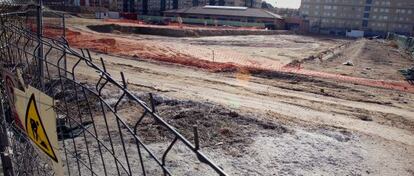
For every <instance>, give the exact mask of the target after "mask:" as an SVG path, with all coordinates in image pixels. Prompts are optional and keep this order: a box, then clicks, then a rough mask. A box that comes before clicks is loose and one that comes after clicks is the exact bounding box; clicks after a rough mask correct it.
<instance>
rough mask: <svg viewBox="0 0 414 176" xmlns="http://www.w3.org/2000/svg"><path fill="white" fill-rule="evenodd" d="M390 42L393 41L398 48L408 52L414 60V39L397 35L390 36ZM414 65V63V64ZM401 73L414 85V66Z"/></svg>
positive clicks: (391, 34)
mask: <svg viewBox="0 0 414 176" xmlns="http://www.w3.org/2000/svg"><path fill="white" fill-rule="evenodd" d="M387 38H388V40H392V41H394V42H395V43H396V45H397V46H398V48H400V49H402V50H405V51H407V53H408V54H410V55H411V57H412V58H413V59H414V38H413V37H408V36H404V35H398V34H395V33H389V34H388V37H387ZM413 65H414V62H413ZM400 73H401V74H402V75H403V76H404V77H405V78H406V80H407V81H408V82H410V83H411V84H414V66H413V67H411V68H408V69H404V70H400Z"/></svg>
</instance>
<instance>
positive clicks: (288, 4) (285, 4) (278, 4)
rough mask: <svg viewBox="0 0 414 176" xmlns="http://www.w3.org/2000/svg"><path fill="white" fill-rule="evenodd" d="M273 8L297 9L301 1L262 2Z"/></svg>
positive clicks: (267, 0) (273, 0)
mask: <svg viewBox="0 0 414 176" xmlns="http://www.w3.org/2000/svg"><path fill="white" fill-rule="evenodd" d="M264 1H266V2H268V3H270V4H272V5H273V6H276V7H283V8H295V9H297V8H299V6H300V1H301V0H264ZM275 4H276V5H275Z"/></svg>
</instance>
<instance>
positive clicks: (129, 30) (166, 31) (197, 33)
mask: <svg viewBox="0 0 414 176" xmlns="http://www.w3.org/2000/svg"><path fill="white" fill-rule="evenodd" d="M87 27H88V28H89V29H91V30H93V31H96V32H100V33H113V32H115V31H118V32H121V33H125V34H147V35H159V36H168V37H201V36H231V35H277V34H287V33H288V31H280V30H277V31H275V30H235V29H203V28H202V29H188V28H181V29H180V28H176V29H175V28H166V27H153V26H124V25H118V24H104V25H89V26H87Z"/></svg>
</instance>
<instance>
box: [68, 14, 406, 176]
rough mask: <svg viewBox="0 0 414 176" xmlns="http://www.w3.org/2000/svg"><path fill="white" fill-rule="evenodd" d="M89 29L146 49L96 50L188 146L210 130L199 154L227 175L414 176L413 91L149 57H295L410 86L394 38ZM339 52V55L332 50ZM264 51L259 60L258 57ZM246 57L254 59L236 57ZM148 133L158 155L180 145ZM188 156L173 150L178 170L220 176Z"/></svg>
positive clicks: (330, 70)
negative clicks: (148, 95)
mask: <svg viewBox="0 0 414 176" xmlns="http://www.w3.org/2000/svg"><path fill="white" fill-rule="evenodd" d="M82 22H84V21H82ZM85 23H86V22H85ZM70 24H71V25H72V26H71V28H72V29H73V30H79V31H82V32H85V31H87V29H85V27H84V25H87V24H83V23H75V22H74V21H72V22H70ZM88 33H89V35H90V36H94V35H96V36H95V37H96V38H98V39H99V38H109V39H114V40H116V42H115V43H116V48H114V49H120V48H122V46H123V45H119V44H120V43H119V42H126V43H127V42H131V43H130V44H129V45H127V46H130V45H138V44H142V45H145V46H148V50H144V49H142V50H141V49H137V48H132V49H131V48H130V49H131V50H130V51H128V52H131V53H135V54H137V55H136V56H135V57H134V56H131V55H123V54H122V52H124V51H121V52H118V51H116V52H114V53H112V52H111V50H108V52H107V54H106V53H102V52H100V51H99V50H98V53H97V52H93V53H92V55H93V56H94V57H95V58H97V57H103V58H104V60H105V62H106V63H107V64H106V68H107V69H108V70H109V72H110V73H111V74H112V75H113V76H114V77H115V78H119V72H121V71H122V72H124V74H125V76H126V77H127V80H128V83H129V87H130V89H131V90H132V91H135V92H137V94H139V95H140V96H141V94H140V93H142V92H152V93H154V94H156V97H157V98H156V100H157V102H156V104H157V111H158V112H159V113H160V114H161V115H162V117H163V118H164V119H165V120H166V121H168V122H169V123H170V124H172V125H173V126H174V127H175V128H177V129H178V130H179V131H180V132H181V133H182V134H183V135H184V136H185V137H187V138H188V139H190V140H193V131H192V127H193V126H194V125H196V126H197V127H198V128H199V130H200V134H201V136H200V137H201V145H202V148H201V150H202V151H203V152H205V153H206V154H207V155H208V156H210V158H212V159H213V160H214V161H215V162H216V163H217V164H218V165H219V166H220V167H222V168H223V169H224V170H225V171H226V172H227V173H229V174H230V175H407V176H411V175H413V174H414V170H413V168H414V116H413V114H414V101H413V100H414V94H413V93H410V91H404V89H403V90H401V91H400V90H395V89H388V88H384V87H382V88H378V87H373V86H368V85H366V84H355V83H349V82H346V81H341V80H340V79H332V78H326V77H323V76H314V75H307V74H295V73H292V72H276V71H268V70H261V71H257V70H256V71H254V70H243V69H236V70H232V71H229V72H211V71H210V70H209V69H200V68H197V67H194V66H192V65H185V64H182V63H178V64H176V63H172V62H160V61H159V60H157V59H151V60H148V59H145V58H141V56H142V57H144V56H146V55H145V54H147V53H150V54H152V56H151V57H153V58H156V57H157V54H160V55H159V57H163V56H165V55H167V54H171V53H175V52H176V53H179V54H182V55H186V56H188V55H190V56H191V58H195V59H199V60H208V59H206V58H203V57H201V55H202V53H203V52H204V53H206V52H207V48H209V47H213V48H214V51H218V52H217V53H221V54H218V55H216V56H215V58H214V59H217V60H214V61H213V60H212V59H211V58H209V59H210V61H211V62H225V61H224V59H228V58H231V59H233V60H237V61H238V62H237V63H238V64H240V65H243V64H246V65H248V62H249V61H252V62H253V61H254V62H255V63H256V62H257V63H259V64H262V66H266V65H267V64H274V65H278V66H280V67H283V66H285V65H287V64H289V63H291V62H292V61H293V60H297V63H299V66H300V67H304V68H305V69H309V70H310V71H312V70H317V71H319V72H322V73H325V72H326V73H327V74H338V75H341V74H344V75H348V76H352V77H356V78H358V77H363V78H365V79H366V78H368V79H370V80H374V81H377V80H384V79H392V80H395V79H400V80H401V79H402V78H401V77H399V75H398V74H396V70H398V69H400V68H401V67H404V65H405V66H407V65H408V64H409V63H410V59H409V58H406V57H405V56H404V55H403V54H401V52H399V51H397V50H395V48H392V46H389V45H388V44H387V43H386V42H382V41H378V40H373V41H370V40H357V41H348V40H343V39H327V38H323V37H309V36H308V37H304V36H296V35H281V36H271V37H269V36H254V37H252V36H232V37H207V38H186V39H180V40H178V39H175V38H166V37H159V36H141V35H123V34H99V33H93V32H90V31H88ZM92 34H93V35H92ZM96 38H95V39H96ZM348 43H349V44H348ZM122 44H124V43H122ZM152 46H154V48H152ZM207 46H208V47H207ZM159 48H169V49H170V50H168V51H167V50H160V49H159ZM91 49H93V48H91ZM331 49H332V50H333V54H329V52H326V50H331ZM260 50H263V52H260V53H262V54H258V52H259V51H260ZM172 51H174V52H172ZM210 51H211V50H210ZM321 52H324V53H325V54H323V55H322V56H323V57H322V58H321V60H319V59H315V60H312V59H309V58H310V56H312V55H314V56H317V55H319V54H320V53H321ZM200 53H201V54H200ZM281 53H284V54H281ZM338 53H342V54H338ZM141 54H142V55H141ZM241 55H242V56H246V57H229V56H241ZM330 55H332V56H330ZM210 56H211V55H210ZM264 58H266V59H264ZM389 58H391V59H389ZM345 61H352V63H353V64H354V66H345V65H342V63H343V62H345ZM318 62H321V63H318ZM68 64H69V65H72V64H74V61H71V60H69V63H68ZM250 64H252V63H250ZM368 67H369V68H370V69H366V68H368ZM364 70H366V71H365V72H366V74H365V73H362V72H363V71H364ZM77 73H78V74H80V75H79V77H78V78H82V79H83V80H86V81H91V80H95V79H97V78H98V75H97V74H96V73H94V71H93V70H91V69H89V68H88V67H87V66H85V65H80V66H79V67H78V68H77ZM92 82H93V81H92ZM407 89H409V88H407ZM120 94H121V93H119V92H116V91H115V92H112V91H108V92H107V93H106V96H107V98H108V101H109V100H110V99H111V98H114V99H116V98H117V97H119V96H120ZM142 97H143V99H145V96H142ZM140 112H142V110H140V109H134V108H132V106H130V105H129V104H128V102H126V103H124V104H123V105H122V108H121V110H120V115H121V117H122V119H124V120H125V121H126V122H127V123H128V124H129V125H131V126H134V124H135V123H136V121H137V120H138V118H139V114H140ZM98 119H99V118H98ZM97 123H98V124H99V123H101V124H102V123H103V122H102V120H101V122H99V121H98V122H97ZM139 131H140V132H141V133H140V134H142V135H143V136H142V138H143V139H144V140H145V141H146V143H148V145H149V146H150V147H151V148H152V149H154V150H155V151H157V150H158V149H161V148H165V147H166V146H168V144H169V143H168V142H169V141H170V140H171V138H170V137H169V136H168V135H167V134H165V133H164V130H163V129H161V128H159V127H158V126H157V125H156V124H154V122H153V121H151V120H146V121H145V122H144V125H142V126H140V127H139ZM102 133H104V131H102ZM76 140H80V139H76ZM114 140H119V137H118V138H117V137H116V136H115V137H114ZM133 145H134V144H133V143H132V142H131V143H128V144H127V149H128V151H129V152H130V153H136V149H134V146H133ZM118 147H119V146H118ZM82 150H85V149H82ZM160 151H161V150H160ZM190 153H191V152H188V151H186V150H184V149H183V148H182V147H179V146H178V147H176V148H173V150H172V155H169V156H168V164H169V165H170V166H171V169H172V170H173V171H174V173H175V174H176V175H214V174H212V172H211V170H208V168H207V167H205V165H203V164H202V163H199V162H194V160H191V161H190V160H185V159H183V158H185V156H188V155H190ZM147 158H148V157H147ZM132 160H133V161H131V162H132V163H133V165H134V166H135V165H136V166H137V167H136V168H135V167H134V169H135V170H137V171H136V173H140V172H139V171H138V170H139V167H138V165H137V163H138V161H137V160H138V158H133V159H132ZM146 162H147V166H148V167H149V168H150V171H152V173H155V174H154V175H157V174H160V172H159V171H157V170H156V169H155V168H151V167H154V164H151V161H150V159H148V161H146ZM135 170H134V171H135Z"/></svg>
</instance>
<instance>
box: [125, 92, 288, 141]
mask: <svg viewBox="0 0 414 176" xmlns="http://www.w3.org/2000/svg"><path fill="white" fill-rule="evenodd" d="M155 104H157V108H156V109H157V113H158V114H159V115H160V116H161V117H163V119H164V120H165V121H166V122H167V123H169V124H170V125H172V126H173V127H175V128H176V129H177V130H178V131H179V132H180V133H181V134H183V135H184V136H185V137H186V138H187V139H189V140H190V141H194V130H193V129H194V127H197V130H198V134H199V140H200V145H201V146H203V147H206V146H214V145H221V144H233V143H243V144H250V143H251V142H252V141H253V139H252V137H253V136H255V135H257V132H259V131H263V130H271V131H272V133H273V134H281V133H287V132H291V130H289V129H288V128H286V127H285V126H283V125H280V124H277V123H275V122H271V121H265V120H260V119H261V118H258V117H256V116H255V115H251V114H249V115H243V114H239V113H237V112H235V111H232V110H230V109H228V108H225V107H223V106H221V105H217V104H212V103H205V102H204V103H202V102H195V101H182V100H175V99H166V98H160V97H158V98H155ZM125 107H130V106H128V105H127V104H126V105H125ZM129 113H131V112H129ZM134 114H137V112H135V113H134ZM137 120H138V119H131V118H129V119H128V123H129V125H130V126H131V127H134V126H135V123H136V121H137ZM137 129H138V130H137V131H138V134H142V135H143V136H140V137H141V138H143V139H144V140H145V141H146V142H149V143H158V142H165V141H168V140H170V139H172V136H171V134H170V133H168V132H167V131H166V129H165V128H164V127H163V126H160V125H159V124H158V123H157V122H156V121H155V120H154V119H153V118H152V117H149V116H147V117H146V118H144V119H143V121H142V122H141V123H140V124H139V125H138V128H137Z"/></svg>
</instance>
